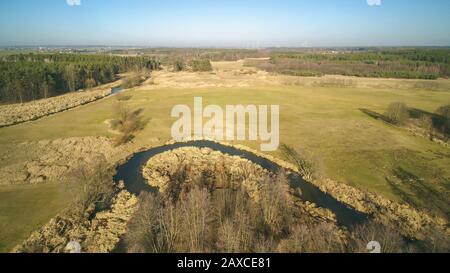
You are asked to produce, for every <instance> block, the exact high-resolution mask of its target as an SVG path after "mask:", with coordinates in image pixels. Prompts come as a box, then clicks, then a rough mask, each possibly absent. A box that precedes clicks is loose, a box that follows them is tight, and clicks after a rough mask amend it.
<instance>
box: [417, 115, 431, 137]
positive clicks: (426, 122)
mask: <svg viewBox="0 0 450 273" xmlns="http://www.w3.org/2000/svg"><path fill="white" fill-rule="evenodd" d="M419 126H420V127H421V128H422V129H424V130H425V133H426V134H428V136H429V137H430V138H433V129H434V127H433V119H432V118H431V117H430V116H429V115H425V114H423V115H422V116H421V117H420V120H419Z"/></svg>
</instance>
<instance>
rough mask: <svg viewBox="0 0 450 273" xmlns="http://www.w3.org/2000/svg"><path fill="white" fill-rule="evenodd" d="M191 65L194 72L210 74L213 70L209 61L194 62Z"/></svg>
mask: <svg viewBox="0 0 450 273" xmlns="http://www.w3.org/2000/svg"><path fill="white" fill-rule="evenodd" d="M189 65H190V66H191V68H192V71H194V72H208V71H212V70H213V67H212V65H211V62H210V61H209V59H199V60H192V61H191V62H190V63H189Z"/></svg>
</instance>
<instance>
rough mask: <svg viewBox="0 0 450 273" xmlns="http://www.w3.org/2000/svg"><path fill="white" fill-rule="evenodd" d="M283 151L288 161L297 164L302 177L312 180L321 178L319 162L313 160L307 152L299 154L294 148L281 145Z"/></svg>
mask: <svg viewBox="0 0 450 273" xmlns="http://www.w3.org/2000/svg"><path fill="white" fill-rule="evenodd" d="M281 151H282V153H283V155H284V156H285V157H286V159H287V160H289V161H290V162H292V163H293V164H295V166H296V167H297V168H298V170H299V172H300V174H301V175H302V177H304V178H306V179H310V180H312V179H314V178H316V177H317V176H321V174H320V170H319V169H320V168H319V165H320V164H319V163H318V162H317V161H318V160H313V159H311V157H310V156H308V153H307V152H306V151H303V152H302V153H298V152H297V151H296V150H295V149H294V148H292V147H290V146H288V145H286V144H282V145H281Z"/></svg>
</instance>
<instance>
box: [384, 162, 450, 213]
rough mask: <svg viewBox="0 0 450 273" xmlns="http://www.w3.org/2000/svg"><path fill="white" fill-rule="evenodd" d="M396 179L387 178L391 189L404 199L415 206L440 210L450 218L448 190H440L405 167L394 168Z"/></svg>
mask: <svg viewBox="0 0 450 273" xmlns="http://www.w3.org/2000/svg"><path fill="white" fill-rule="evenodd" d="M393 173H394V175H395V178H396V179H394V180H395V181H394V180H391V179H389V178H386V181H387V182H388V184H389V187H390V188H391V190H392V191H393V192H394V193H395V194H396V195H398V196H399V197H401V198H402V200H403V201H405V202H406V203H408V204H410V205H411V206H413V207H415V208H426V209H428V210H430V211H434V212H436V211H438V212H440V214H443V215H445V217H446V218H447V220H448V219H450V204H449V202H448V198H447V197H448V196H447V194H446V190H444V192H440V191H438V190H436V189H435V188H434V187H432V186H431V185H430V184H428V183H426V182H425V181H424V180H423V179H420V178H419V177H417V176H416V175H414V174H412V173H410V172H408V171H406V170H405V169H403V168H396V169H394V170H393Z"/></svg>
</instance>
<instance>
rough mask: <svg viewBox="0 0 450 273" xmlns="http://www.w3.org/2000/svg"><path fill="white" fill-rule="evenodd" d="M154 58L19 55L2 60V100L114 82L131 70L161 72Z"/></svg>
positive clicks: (39, 96) (44, 95)
mask: <svg viewBox="0 0 450 273" xmlns="http://www.w3.org/2000/svg"><path fill="white" fill-rule="evenodd" d="M159 67H160V63H159V61H157V60H155V58H152V57H118V56H106V55H80V54H18V55H9V56H4V57H3V58H1V59H0V101H1V102H3V103H5V102H8V103H16V102H20V103H22V102H27V101H32V100H37V99H42V98H49V97H52V96H57V95H61V94H64V93H67V92H72V91H76V90H80V89H84V88H92V87H95V86H98V85H101V84H105V83H109V82H112V81H114V80H115V79H116V75H117V74H119V73H124V72H128V71H132V70H133V71H140V70H143V69H145V70H155V69H159Z"/></svg>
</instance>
